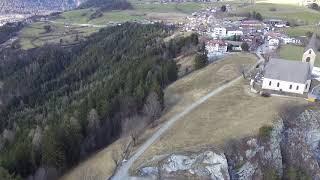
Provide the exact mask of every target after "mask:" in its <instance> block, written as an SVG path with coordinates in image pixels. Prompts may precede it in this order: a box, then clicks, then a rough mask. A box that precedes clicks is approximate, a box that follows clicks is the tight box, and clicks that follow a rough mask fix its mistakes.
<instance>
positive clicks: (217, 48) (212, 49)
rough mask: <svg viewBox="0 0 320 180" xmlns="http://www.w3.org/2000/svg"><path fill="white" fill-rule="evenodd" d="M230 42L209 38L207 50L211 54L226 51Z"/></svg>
mask: <svg viewBox="0 0 320 180" xmlns="http://www.w3.org/2000/svg"><path fill="white" fill-rule="evenodd" d="M227 49H228V44H227V43H226V42H225V41H223V40H209V41H207V42H206V50H207V51H208V54H209V55H213V54H221V53H226V52H227Z"/></svg>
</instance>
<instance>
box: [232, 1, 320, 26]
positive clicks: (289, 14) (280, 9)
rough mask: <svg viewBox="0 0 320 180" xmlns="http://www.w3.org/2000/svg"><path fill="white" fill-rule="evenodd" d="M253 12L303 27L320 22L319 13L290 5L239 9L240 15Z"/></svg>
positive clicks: (261, 5)
mask: <svg viewBox="0 0 320 180" xmlns="http://www.w3.org/2000/svg"><path fill="white" fill-rule="evenodd" d="M252 11H256V12H260V13H261V14H262V16H263V17H264V18H281V19H284V20H288V21H289V22H294V23H298V24H301V25H308V24H309V25H310V24H312V25H314V24H318V23H319V21H320V13H319V12H318V11H315V10H311V9H308V8H306V7H301V6H295V5H290V4H286V5H284V4H269V3H258V4H256V5H248V6H245V7H238V9H237V13H238V14H241V13H247V12H252Z"/></svg>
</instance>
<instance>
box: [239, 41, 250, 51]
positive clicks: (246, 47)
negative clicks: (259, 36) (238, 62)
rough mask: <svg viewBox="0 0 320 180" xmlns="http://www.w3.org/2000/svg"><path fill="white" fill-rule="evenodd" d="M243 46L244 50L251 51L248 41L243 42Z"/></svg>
mask: <svg viewBox="0 0 320 180" xmlns="http://www.w3.org/2000/svg"><path fill="white" fill-rule="evenodd" d="M241 48H242V50H243V51H249V48H250V47H249V44H248V43H246V42H244V43H242V44H241Z"/></svg>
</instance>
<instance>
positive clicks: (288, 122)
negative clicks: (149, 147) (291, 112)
mask: <svg viewBox="0 0 320 180" xmlns="http://www.w3.org/2000/svg"><path fill="white" fill-rule="evenodd" d="M153 164H157V166H145V167H143V168H141V169H140V174H141V175H143V176H153V177H155V178H156V179H170V178H171V179H172V178H173V179H181V178H182V179H183V178H185V177H191V178H193V179H215V180H218V179H235V180H249V179H274V178H279V179H281V178H285V179H290V178H296V179H301V174H303V177H306V178H308V179H316V180H318V179H320V110H306V111H304V112H303V113H301V114H300V115H299V116H298V117H294V118H293V117H290V118H288V119H286V118H284V119H282V120H279V121H277V122H275V123H274V125H273V128H272V131H271V132H270V134H269V136H268V137H264V138H263V137H258V136H257V137H249V138H244V139H242V140H237V141H232V142H230V143H228V145H227V146H226V148H225V150H224V152H223V153H222V152H217V151H213V150H204V151H201V152H198V153H180V154H172V155H169V156H168V155H167V156H165V158H163V159H162V160H157V163H153ZM292 172H293V174H294V173H296V175H294V177H290V175H292Z"/></svg>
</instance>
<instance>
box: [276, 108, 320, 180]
mask: <svg viewBox="0 0 320 180" xmlns="http://www.w3.org/2000/svg"><path fill="white" fill-rule="evenodd" d="M286 124H287V127H286V130H285V132H284V133H283V134H284V136H283V140H282V153H283V154H284V160H285V162H286V163H287V165H288V166H290V167H296V168H299V169H302V170H303V171H305V172H306V173H307V174H308V175H310V176H311V177H312V178H313V179H320V167H319V163H320V161H319V156H320V153H319V143H320V112H319V111H310V110H307V111H305V112H304V113H302V114H301V115H300V116H299V117H298V118H297V119H293V120H291V121H289V122H286Z"/></svg>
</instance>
